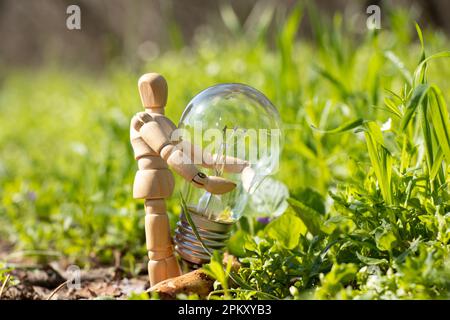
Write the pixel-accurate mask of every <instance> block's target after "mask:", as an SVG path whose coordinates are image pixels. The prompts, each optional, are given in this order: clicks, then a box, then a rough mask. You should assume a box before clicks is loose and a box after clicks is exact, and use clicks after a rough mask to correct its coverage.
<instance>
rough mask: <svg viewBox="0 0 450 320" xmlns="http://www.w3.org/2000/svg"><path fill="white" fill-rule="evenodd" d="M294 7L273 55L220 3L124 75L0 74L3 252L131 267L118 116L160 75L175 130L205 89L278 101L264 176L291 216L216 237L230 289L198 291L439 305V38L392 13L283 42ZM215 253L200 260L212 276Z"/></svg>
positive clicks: (449, 254)
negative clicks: (278, 186) (204, 22)
mask: <svg viewBox="0 0 450 320" xmlns="http://www.w3.org/2000/svg"><path fill="white" fill-rule="evenodd" d="M264 12H265V15H267V17H272V15H273V14H274V12H275V11H274V10H273V8H270V7H267V8H265V9H264ZM306 14H308V15H314V14H317V13H315V11H314V10H313V9H311V8H310V9H309V11H308V10H303V9H302V8H298V9H297V10H296V11H294V12H293V13H292V14H290V15H289V16H287V17H286V19H284V20H283V19H279V21H278V24H277V30H276V32H275V34H274V36H273V37H274V43H275V44H276V48H273V47H272V46H271V43H270V42H269V41H267V38H268V35H267V34H266V32H267V22H266V20H265V19H259V20H258V21H253V25H251V26H247V27H246V28H244V27H242V26H240V25H239V24H236V21H235V19H234V18H233V12H232V11H230V9H229V8H224V9H223V12H222V16H223V18H224V20H225V21H224V22H225V25H227V26H228V27H229V32H228V35H225V34H220V35H214V36H208V35H207V34H204V35H200V36H199V37H196V39H197V41H196V43H195V44H193V46H192V47H189V48H182V49H174V50H172V51H169V52H166V53H164V54H163V55H161V56H159V57H158V58H156V59H155V60H153V61H148V62H147V63H146V64H144V65H141V66H140V67H139V68H138V70H134V69H133V70H131V69H128V68H127V67H125V66H121V65H117V64H114V63H111V64H110V66H109V67H108V68H107V69H106V70H105V71H104V72H103V73H102V74H93V73H88V72H81V71H74V70H70V68H59V67H55V66H50V65H49V66H44V67H42V68H38V69H36V70H27V69H20V70H19V69H9V68H8V69H6V68H4V69H5V70H6V71H5V72H6V73H2V74H4V75H3V76H2V84H1V87H0V112H1V117H0V145H1V148H0V199H1V204H0V234H1V236H2V238H4V239H7V240H8V241H10V242H12V243H15V244H16V253H21V254H24V255H33V256H35V257H36V258H37V259H38V260H40V261H48V260H52V259H64V260H68V261H70V262H74V263H78V264H82V265H84V266H87V267H88V266H90V265H97V264H111V263H112V261H113V257H114V253H115V252H120V253H121V254H122V263H123V265H124V267H126V268H127V269H128V270H130V271H131V272H138V271H139V270H137V269H136V262H142V261H144V259H145V256H146V252H145V245H144V243H145V239H144V232H143V219H142V216H143V205H142V203H141V202H140V201H135V200H133V199H132V198H131V194H132V193H131V187H132V181H133V177H134V173H135V170H136V164H135V161H134V159H133V156H132V150H131V147H130V145H129V140H128V139H129V137H128V130H129V120H130V119H131V117H132V115H133V114H134V113H135V112H137V111H140V110H141V106H140V105H141V104H140V101H139V97H138V93H137V86H136V81H137V78H138V77H139V75H140V74H141V73H143V72H148V71H157V72H159V73H161V74H163V75H164V76H165V77H166V78H167V80H168V83H169V101H168V107H167V114H168V116H169V117H171V118H172V119H173V120H174V121H175V122H176V121H177V120H178V119H179V118H180V115H181V112H182V111H183V108H184V107H185V106H186V104H187V102H188V101H189V100H190V99H191V98H192V97H193V96H194V95H195V94H196V93H197V92H199V91H200V90H202V89H204V88H205V87H207V86H210V85H212V84H216V83H219V82H243V83H247V84H250V85H252V86H254V87H256V88H257V89H259V90H260V91H262V92H264V93H265V94H266V95H267V96H268V97H269V99H271V101H272V102H273V103H274V104H275V105H276V106H277V107H278V109H279V110H280V113H281V116H282V119H283V121H284V129H285V130H284V133H285V148H284V152H283V156H282V162H281V169H280V171H279V172H278V173H277V178H278V179H280V180H282V181H283V182H284V183H285V184H286V185H287V186H288V187H289V190H290V193H291V198H290V199H289V203H290V205H291V208H290V209H289V210H288V211H287V212H286V213H285V214H283V215H282V216H281V217H280V218H278V219H276V220H274V221H272V222H271V223H270V224H268V225H267V226H264V225H262V224H259V223H258V222H256V221H253V219H254V218H244V219H243V221H241V223H240V224H239V225H240V229H239V231H238V232H236V233H235V234H234V236H233V238H232V240H231V241H230V245H229V247H230V250H231V252H232V253H234V254H236V255H238V256H240V258H241V262H242V264H243V267H242V268H241V269H240V271H239V272H238V274H235V275H234V276H233V277H238V279H237V282H239V283H240V286H238V288H234V289H232V288H230V287H228V286H227V285H223V286H222V287H221V286H220V284H218V286H219V287H218V291H217V292H216V293H214V294H212V295H211V298H213V297H214V298H220V297H226V298H230V297H233V298H245V299H249V298H267V297H268V296H270V297H277V298H300V299H301V298H319V299H329V298H367V299H376V298H378V299H380V298H381V299H389V298H408V299H409V298H450V280H449V279H450V265H449V264H450V247H449V246H450V245H449V240H450V216H449V213H448V212H449V210H450V201H449V188H448V184H447V181H448V179H449V177H448V163H449V161H450V160H449V159H450V138H449V137H450V136H449V135H450V132H449V130H450V128H449V126H450V124H449V118H448V111H447V105H446V101H448V98H449V96H450V87H449V86H448V79H449V78H450V67H449V63H448V58H445V57H444V56H448V53H445V54H442V55H441V57H440V58H437V57H435V58H436V59H431V58H430V57H432V54H433V53H437V52H443V51H445V50H448V49H449V47H450V46H449V40H448V39H447V38H446V37H445V36H444V35H442V34H441V33H439V32H435V31H434V30H424V34H423V35H422V32H421V31H419V32H418V31H417V30H416V29H415V28H414V22H413V21H411V19H408V18H407V16H406V18H405V13H404V12H403V11H392V12H391V13H390V14H389V17H388V19H390V21H391V27H386V28H385V29H382V30H380V31H379V32H365V33H363V34H356V32H354V31H353V30H352V29H351V26H349V25H347V23H348V22H346V21H344V20H343V19H342V17H340V16H339V15H338V14H337V15H336V16H335V17H334V18H333V19H332V21H330V20H328V19H323V18H321V17H317V19H313V20H314V22H315V24H314V37H313V39H310V40H307V39H299V40H295V39H296V38H295V35H296V30H297V29H298V26H299V24H300V22H301V20H302V17H303V16H304V15H306ZM173 28H174V30H173V32H175V33H176V26H174V27H173ZM417 34H419V36H417ZM424 41H425V43H423V42H424ZM425 49H426V50H425ZM415 70H417V71H416V72H415ZM389 119H390V120H389ZM387 123H390V126H387V125H383V124H387ZM382 127H383V130H381V128H382ZM352 131H355V132H352ZM178 181H180V180H178ZM178 185H179V184H178ZM177 194H178V191H175V192H174V195H175V196H174V197H173V198H172V199H171V200H170V204H169V211H170V213H171V214H170V217H171V222H172V226H173V225H174V222H175V221H176V219H177V216H178V213H179V212H180V203H179V199H178V197H177V196H176V195H177ZM268 214H270V213H268ZM246 220H251V223H247V221H246ZM248 225H252V226H253V227H252V228H248V227H247V226H248ZM236 248H238V249H236ZM242 248H244V250H242ZM215 259H217V260H218V259H219V258H218V257H216V258H215ZM214 261H216V260H213V264H212V267H211V266H210V268H209V270H212V271H211V273H212V274H215V273H217V277H218V279H219V280H221V281H222V283H224V282H226V281H227V279H228V277H227V274H226V273H223V271H218V270H219V269H220V268H219V269H218V268H217V263H216V265H214ZM216 262H217V261H216ZM214 270H215V272H214ZM220 270H222V269H220ZM219 282H220V281H219ZM222 294H223V296H222Z"/></svg>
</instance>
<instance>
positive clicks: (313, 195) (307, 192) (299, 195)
mask: <svg viewBox="0 0 450 320" xmlns="http://www.w3.org/2000/svg"><path fill="white" fill-rule="evenodd" d="M291 195H292V198H294V199H296V200H297V201H300V202H301V203H303V204H305V205H306V206H308V207H310V208H311V209H314V210H316V211H317V212H318V213H320V214H325V199H324V197H323V196H322V195H321V194H320V193H319V192H317V191H316V190H314V189H311V188H304V189H300V190H298V191H296V192H293V193H291Z"/></svg>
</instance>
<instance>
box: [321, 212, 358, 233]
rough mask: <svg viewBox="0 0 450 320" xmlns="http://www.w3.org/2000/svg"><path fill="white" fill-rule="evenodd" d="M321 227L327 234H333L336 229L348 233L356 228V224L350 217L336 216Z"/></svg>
mask: <svg viewBox="0 0 450 320" xmlns="http://www.w3.org/2000/svg"><path fill="white" fill-rule="evenodd" d="M320 229H321V230H322V231H323V232H325V233H326V234H332V233H333V232H334V231H335V230H340V231H341V232H343V233H346V234H348V233H351V232H352V231H353V230H355V229H356V224H355V223H354V222H353V220H352V219H350V218H348V217H345V216H334V217H331V218H329V219H328V220H327V221H325V222H324V223H323V225H322V227H321V228H320Z"/></svg>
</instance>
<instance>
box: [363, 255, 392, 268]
mask: <svg viewBox="0 0 450 320" xmlns="http://www.w3.org/2000/svg"><path fill="white" fill-rule="evenodd" d="M356 256H357V257H358V259H359V261H361V262H362V263H364V264H367V265H369V266H377V265H379V264H387V263H388V261H387V260H386V259H376V258H370V257H365V256H363V255H361V254H359V253H358V252H356Z"/></svg>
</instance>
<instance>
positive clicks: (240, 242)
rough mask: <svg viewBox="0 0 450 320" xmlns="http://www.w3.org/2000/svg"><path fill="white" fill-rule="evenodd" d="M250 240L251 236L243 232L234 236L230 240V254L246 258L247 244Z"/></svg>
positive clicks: (240, 231) (239, 231)
mask: <svg viewBox="0 0 450 320" xmlns="http://www.w3.org/2000/svg"><path fill="white" fill-rule="evenodd" d="M248 238H249V235H248V234H247V233H246V232H245V231H243V230H238V231H237V232H235V233H234V234H232V235H231V237H230V239H229V240H228V250H229V251H230V253H231V254H233V255H235V256H237V257H243V256H245V255H246V252H245V244H246V243H247V241H248Z"/></svg>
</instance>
